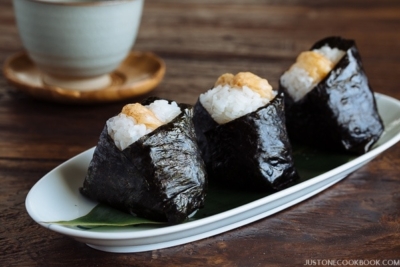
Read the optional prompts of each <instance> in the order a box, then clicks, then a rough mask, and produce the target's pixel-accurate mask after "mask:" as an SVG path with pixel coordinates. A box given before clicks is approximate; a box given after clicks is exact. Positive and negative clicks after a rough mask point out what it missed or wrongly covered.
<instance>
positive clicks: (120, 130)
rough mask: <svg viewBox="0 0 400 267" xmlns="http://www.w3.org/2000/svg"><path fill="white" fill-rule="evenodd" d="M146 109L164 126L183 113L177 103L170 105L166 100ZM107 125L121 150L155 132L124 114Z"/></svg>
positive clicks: (152, 104)
mask: <svg viewBox="0 0 400 267" xmlns="http://www.w3.org/2000/svg"><path fill="white" fill-rule="evenodd" d="M145 107H147V108H148V109H150V110H151V111H152V112H153V113H154V115H155V116H156V117H157V119H159V120H160V121H161V122H162V123H163V124H166V123H168V122H170V121H172V120H173V119H174V118H175V117H176V116H178V115H179V114H180V113H181V109H180V108H179V107H178V105H177V103H176V102H171V104H169V103H168V101H166V100H156V101H154V102H153V103H151V104H150V105H148V106H145ZM106 124H107V129H108V134H109V135H110V136H111V138H112V139H113V140H114V143H115V145H116V146H117V147H118V148H119V149H120V150H124V149H125V148H127V147H128V146H130V145H131V144H132V143H134V142H136V141H137V140H138V139H139V138H141V137H142V136H144V135H146V134H148V133H150V132H152V131H153V130H152V129H148V128H147V127H146V125H144V124H137V122H136V120H135V119H134V118H133V117H131V116H127V115H125V114H123V113H120V114H118V115H117V116H114V117H112V118H110V119H109V120H107V122H106Z"/></svg>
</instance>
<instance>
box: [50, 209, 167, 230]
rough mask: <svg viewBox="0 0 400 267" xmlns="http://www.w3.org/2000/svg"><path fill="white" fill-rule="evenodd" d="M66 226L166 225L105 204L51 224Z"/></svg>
mask: <svg viewBox="0 0 400 267" xmlns="http://www.w3.org/2000/svg"><path fill="white" fill-rule="evenodd" d="M51 223H55V224H60V225H65V226H77V227H80V228H87V229H89V228H95V227H100V226H118V227H121V226H131V225H139V224H165V223H164V222H157V221H152V220H148V219H144V218H140V217H136V216H133V215H131V214H128V213H125V212H122V211H119V210H117V209H114V208H111V207H109V206H107V205H104V204H98V205H97V206H95V207H94V208H93V209H92V210H91V211H90V212H89V213H88V214H86V215H84V216H82V217H79V218H76V219H73V220H70V221H57V222H51Z"/></svg>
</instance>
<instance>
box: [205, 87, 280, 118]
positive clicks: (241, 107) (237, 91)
mask: <svg viewBox="0 0 400 267" xmlns="http://www.w3.org/2000/svg"><path fill="white" fill-rule="evenodd" d="M275 94H276V92H275ZM269 101H270V100H269V99H268V98H262V97H261V96H260V95H259V94H258V93H256V92H254V91H253V90H251V89H250V88H249V87H247V86H243V87H242V88H234V87H231V86H229V85H218V86H217V87H215V88H213V89H211V90H209V91H207V92H206V93H204V94H201V95H200V103H201V104H202V105H203V107H204V108H205V109H206V110H207V111H208V113H209V114H210V115H211V117H212V118H213V119H214V120H215V121H216V122H218V123H219V124H224V123H227V122H229V121H231V120H234V119H237V118H239V117H241V116H244V115H246V114H248V113H250V112H253V111H255V110H257V109H258V108H260V107H262V106H265V105H266V104H268V103H269Z"/></svg>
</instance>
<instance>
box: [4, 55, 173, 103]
mask: <svg viewBox="0 0 400 267" xmlns="http://www.w3.org/2000/svg"><path fill="white" fill-rule="evenodd" d="M3 73H4V76H5V77H6V78H7V80H8V81H9V82H11V83H12V84H14V85H15V86H16V88H17V89H18V90H20V91H22V92H25V93H27V94H28V95H30V96H32V97H35V98H38V99H44V100H50V101H55V102H62V103H78V104H79V103H80V104H90V103H105V102H113V101H119V100H123V99H126V98H131V97H135V96H139V95H142V94H145V93H147V92H150V91H151V90H153V89H154V87H156V86H157V85H158V84H159V83H160V82H161V80H162V78H163V77H164V74H165V63H164V61H163V60H162V59H160V58H159V57H157V56H156V55H154V54H153V53H150V52H136V51H132V52H130V54H129V55H128V57H127V58H126V59H125V60H124V61H123V62H122V63H121V65H120V66H119V67H118V69H117V70H115V71H114V72H113V73H111V74H110V76H111V79H112V82H111V84H110V86H108V87H106V88H104V89H100V90H93V91H77V90H70V89H63V88H61V87H57V86H49V85H47V84H44V83H43V81H42V73H41V72H40V70H39V69H38V68H37V67H36V66H35V64H34V63H33V62H32V61H31V60H30V58H29V57H28V55H27V53H26V52H20V53H17V54H14V55H12V56H10V57H9V58H8V59H7V60H6V62H5V64H4V67H3Z"/></svg>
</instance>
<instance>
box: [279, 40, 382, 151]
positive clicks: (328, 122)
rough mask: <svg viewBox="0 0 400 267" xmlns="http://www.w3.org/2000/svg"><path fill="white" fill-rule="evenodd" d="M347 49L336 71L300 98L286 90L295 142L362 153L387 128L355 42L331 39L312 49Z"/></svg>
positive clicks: (290, 123) (290, 134)
mask: <svg viewBox="0 0 400 267" xmlns="http://www.w3.org/2000/svg"><path fill="white" fill-rule="evenodd" d="M327 47H328V48H330V49H336V50H341V51H343V54H344V55H343V57H341V59H340V60H339V61H338V62H337V63H336V65H334V67H333V69H332V70H331V71H329V72H328V73H327V75H326V76H325V77H324V78H323V79H322V80H321V81H320V82H318V83H317V84H316V85H315V86H314V87H313V88H312V89H311V90H310V91H309V92H308V93H306V94H305V95H304V96H303V97H302V98H301V99H299V100H297V101H296V100H295V99H294V97H293V96H292V95H291V94H290V93H289V92H288V91H289V90H288V86H284V85H283V84H282V78H281V81H280V91H284V92H285V109H286V125H287V130H288V134H289V138H290V140H291V141H294V142H296V143H303V144H307V145H310V146H313V147H316V148H319V149H324V150H330V151H339V152H350V153H354V154H363V153H365V152H367V151H368V150H369V149H370V148H371V146H372V145H373V144H374V143H375V142H376V141H377V140H378V139H379V137H380V135H381V134H382V132H383V130H384V126H383V123H382V120H381V118H380V116H379V114H378V111H377V107H376V102H375V97H374V93H373V91H372V89H371V87H370V86H369V84H368V79H367V76H366V74H365V72H364V70H363V66H362V63H361V58H360V55H359V52H358V50H357V47H356V45H355V42H354V41H353V40H346V39H343V38H340V37H328V38H325V39H323V40H321V41H319V42H317V43H316V44H314V45H313V46H312V48H311V50H313V51H315V50H318V49H322V48H324V49H325V48H327Z"/></svg>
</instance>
